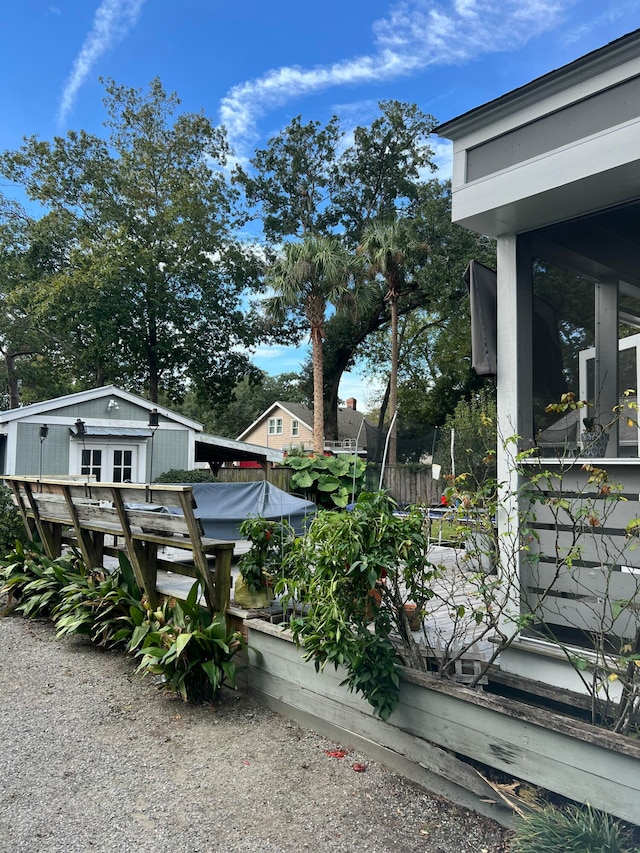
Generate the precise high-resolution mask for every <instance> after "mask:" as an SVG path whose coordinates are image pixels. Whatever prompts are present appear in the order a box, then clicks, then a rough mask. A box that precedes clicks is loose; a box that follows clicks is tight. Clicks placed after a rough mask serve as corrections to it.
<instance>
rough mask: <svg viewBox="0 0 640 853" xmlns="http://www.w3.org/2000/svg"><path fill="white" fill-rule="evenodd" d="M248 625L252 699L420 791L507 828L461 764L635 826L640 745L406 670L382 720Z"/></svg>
mask: <svg viewBox="0 0 640 853" xmlns="http://www.w3.org/2000/svg"><path fill="white" fill-rule="evenodd" d="M248 625H249V629H248V630H249V649H250V661H249V663H250V666H249V673H248V683H249V687H250V689H251V690H252V691H253V692H255V693H256V694H258V695H259V697H260V698H261V699H262V701H264V702H265V703H266V704H267V705H269V706H270V707H272V708H274V709H275V710H278V711H280V712H282V713H285V714H287V715H288V716H291V717H292V718H294V719H296V720H297V721H298V722H300V723H301V724H302V725H306V726H307V727H309V728H313V729H315V730H318V731H322V732H323V733H325V734H327V735H329V736H331V737H333V738H335V739H336V740H339V741H340V742H341V743H343V744H344V745H346V746H352V747H355V748H358V749H359V750H361V751H364V752H365V753H367V754H369V755H370V756H371V757H372V758H374V759H376V760H379V761H381V762H382V763H384V764H386V765H387V766H389V767H391V768H392V769H394V770H396V771H397V772H400V773H402V774H403V775H406V776H408V777H409V778H411V779H413V780H415V781H416V782H418V783H420V784H421V785H423V786H424V787H426V788H429V789H431V790H433V791H435V792H437V793H439V794H442V795H443V796H446V797H448V798H449V799H451V800H453V801H454V802H457V803H459V804H461V805H463V806H465V807H467V808H473V809H475V810H476V811H478V812H480V813H482V814H485V815H487V816H489V817H492V818H494V819H495V820H498V821H499V822H500V823H502V824H504V825H505V826H511V825H512V823H513V813H512V812H511V810H510V809H508V808H507V807H506V806H505V805H504V803H503V802H502V800H501V798H500V795H499V794H498V793H497V792H496V790H495V789H494V788H493V787H491V786H490V785H489V784H488V783H487V782H486V781H484V780H483V778H482V777H481V776H480V775H479V774H478V772H477V771H476V770H474V769H473V767H472V766H471V765H470V764H468V763H466V762H465V761H464V760H462V759H463V758H465V757H466V758H469V759H472V760H474V761H478V762H482V763H483V764H486V765H489V766H490V767H493V768H496V769H497V770H501V771H504V772H505V773H507V774H508V775H509V776H510V777H513V778H515V779H520V780H524V781H526V782H529V783H530V784H532V785H535V786H538V787H541V788H544V789H547V790H550V791H553V792H555V793H557V794H561V795H562V796H565V797H568V798H570V799H574V800H577V801H578V802H589V803H591V805H593V806H594V807H595V808H598V809H602V810H603V811H607V812H609V813H610V814H612V815H615V816H616V817H619V818H622V819H624V820H627V821H630V822H632V823H639V824H640V744H638V743H637V742H635V741H633V740H631V739H630V738H626V737H623V736H622V735H615V734H611V733H610V732H607V731H605V730H602V729H598V728H596V727H594V726H590V725H588V724H586V723H581V722H579V721H577V720H574V719H570V718H567V717H564V716H562V715H560V714H556V713H553V712H550V711H546V710H541V709H540V708H533V707H529V706H528V705H526V704H524V703H521V702H516V701H513V700H510V699H504V698H500V697H495V696H490V695H488V694H485V693H481V692H476V691H473V690H469V689H467V688H464V687H461V686H459V685H455V684H451V683H450V682H447V681H444V680H442V679H438V678H435V677H432V676H427V675H424V674H422V673H417V672H413V671H410V670H404V671H403V683H402V689H401V701H400V705H399V706H398V708H397V709H396V710H395V711H394V713H393V714H392V716H391V718H390V719H389V721H388V722H383V721H382V720H379V719H377V718H376V717H374V716H373V715H372V713H371V708H370V706H369V705H368V703H367V702H365V701H364V700H363V699H361V698H359V697H358V696H356V695H353V694H352V693H349V692H348V691H347V689H346V688H344V687H341V686H340V682H341V681H342V679H343V678H344V673H343V674H341V673H340V672H337V673H336V672H335V670H333V668H329V667H327V669H326V670H325V671H324V672H323V673H316V671H315V668H314V665H313V663H307V662H305V661H304V660H303V657H302V654H301V653H300V652H299V651H298V650H297V649H296V647H295V645H294V644H293V642H292V641H291V639H290V636H289V635H288V634H287V632H285V631H283V630H282V629H280V628H279V627H278V626H275V625H271V624H269V623H266V622H263V621H261V620H251V621H250V622H249V623H248Z"/></svg>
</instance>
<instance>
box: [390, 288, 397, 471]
mask: <svg viewBox="0 0 640 853" xmlns="http://www.w3.org/2000/svg"><path fill="white" fill-rule="evenodd" d="M389 310H390V312H391V375H390V376H389V417H390V418H391V420H393V417H394V415H395V413H396V409H397V406H398V360H399V359H398V349H399V347H398V299H397V297H396V296H395V295H394V294H393V293H392V295H391V299H390V305H389ZM388 462H389V465H395V464H396V462H397V439H396V424H395V423H394V424H393V428H392V430H391V437H390V439H389V458H388Z"/></svg>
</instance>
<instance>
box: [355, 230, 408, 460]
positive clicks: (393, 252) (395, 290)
mask: <svg viewBox="0 0 640 853" xmlns="http://www.w3.org/2000/svg"><path fill="white" fill-rule="evenodd" d="M358 250H359V252H360V254H361V255H362V256H363V257H364V258H365V259H366V261H367V263H368V273H369V275H370V276H371V277H372V278H375V277H376V276H378V275H380V276H382V277H383V278H384V282H385V286H386V289H387V290H386V293H385V295H384V300H385V302H386V303H387V304H388V306H389V316H390V324H389V327H390V352H391V368H390V371H389V419H390V421H391V422H392V424H393V427H392V429H391V436H390V441H389V463H390V464H391V465H395V463H396V461H397V460H396V427H395V423H394V418H395V415H396V409H397V402H398V348H399V342H398V301H399V300H400V297H401V296H402V295H403V291H404V287H405V260H406V252H405V248H404V245H403V239H402V234H401V225H400V223H399V222H398V221H397V220H395V219H394V220H390V219H388V220H384V219H376V220H373V221H372V222H370V223H369V224H368V225H367V226H366V228H365V230H364V232H363V234H362V239H361V241H360V246H359V247H358Z"/></svg>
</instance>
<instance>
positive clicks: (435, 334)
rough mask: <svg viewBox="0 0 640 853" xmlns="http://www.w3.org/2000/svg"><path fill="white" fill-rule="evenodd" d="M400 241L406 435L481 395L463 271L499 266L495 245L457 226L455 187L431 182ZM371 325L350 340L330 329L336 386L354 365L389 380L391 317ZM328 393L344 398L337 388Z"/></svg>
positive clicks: (402, 398)
mask: <svg viewBox="0 0 640 853" xmlns="http://www.w3.org/2000/svg"><path fill="white" fill-rule="evenodd" d="M401 233H402V240H403V242H402V244H401V247H403V248H404V258H405V259H404V268H405V295H404V296H403V298H402V299H401V300H400V301H399V303H398V314H399V332H398V341H399V354H398V404H399V409H400V412H401V416H402V417H401V422H400V424H399V430H403V424H402V421H405V422H412V423H414V424H423V425H436V426H440V425H442V424H443V422H444V420H445V418H446V416H447V414H448V413H450V412H452V411H453V410H454V408H455V406H456V404H457V402H458V400H460V399H461V398H464V397H468V396H469V395H470V394H471V393H473V391H474V390H477V389H478V388H479V387H481V385H482V380H480V379H479V378H478V377H477V376H476V375H475V373H474V372H473V370H472V368H471V334H470V316H469V304H468V298H467V289H466V285H465V283H464V271H465V269H466V267H467V264H468V263H469V261H470V260H471V259H472V258H476V259H478V260H481V261H483V262H484V263H486V264H488V265H494V264H495V245H494V243H493V242H492V241H490V240H487V239H486V238H483V237H479V236H478V235H475V234H472V233H471V232H470V231H468V230H467V229H465V228H461V227H460V226H458V225H454V224H452V222H451V187H450V185H449V183H441V182H439V181H436V180H432V181H428V182H427V183H425V184H424V185H423V186H422V187H421V189H420V193H419V198H418V200H417V201H416V203H415V204H414V205H413V206H412V208H411V210H409V211H408V213H407V216H406V217H405V219H403V220H402V232H401ZM363 319H364V318H363ZM368 319H369V321H370V322H369V323H368V324H366V323H364V322H363V324H362V327H361V329H354V330H353V333H352V334H351V335H349V334H348V330H346V329H344V328H341V329H339V330H334V328H333V326H332V324H328V325H327V340H326V344H325V351H326V359H327V368H328V369H327V374H328V375H332V377H334V379H333V381H334V382H335V376H336V375H338V374H339V373H340V371H341V370H343V369H346V367H349V366H351V365H352V364H353V362H354V360H358V361H359V362H360V363H361V364H362V365H363V366H364V368H365V369H366V371H367V373H370V374H371V375H374V376H377V377H379V378H380V379H382V380H386V378H387V376H388V375H389V355H388V351H389V345H388V333H387V331H386V322H387V315H385V314H384V313H380V314H378V315H377V316H376V317H373V318H368ZM336 332H337V333H336ZM365 341H366V346H365V345H364V342H365ZM345 365H346V367H345ZM327 393H328V394H337V387H335V388H333V387H332V388H331V389H329V390H328V392H327Z"/></svg>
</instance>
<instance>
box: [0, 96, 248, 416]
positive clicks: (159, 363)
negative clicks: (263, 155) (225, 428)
mask: <svg viewBox="0 0 640 853" xmlns="http://www.w3.org/2000/svg"><path fill="white" fill-rule="evenodd" d="M179 103H180V102H179V100H178V98H177V97H176V96H175V95H168V94H167V93H165V91H164V89H163V88H162V85H161V83H160V81H159V80H157V79H156V80H154V81H153V82H152V83H151V85H150V88H149V91H148V93H146V94H142V93H141V92H140V91H138V90H134V89H129V88H125V87H123V86H118V85H116V84H115V83H114V82H113V81H107V83H106V97H105V106H106V110H107V116H108V118H107V122H106V124H107V127H108V128H109V136H108V139H102V138H99V137H96V136H93V135H90V134H87V133H85V132H83V131H80V132H75V131H70V132H69V133H67V135H66V136H65V137H56V138H55V139H54V140H53V142H43V141H40V140H39V139H37V138H36V137H31V138H30V139H27V140H26V141H25V143H24V145H23V146H22V148H21V149H20V150H18V151H15V152H8V153H6V154H5V155H4V156H3V157H2V158H1V160H0V171H1V172H2V173H4V174H5V175H6V176H8V177H9V178H10V179H12V180H13V181H16V182H17V183H19V184H21V185H22V186H23V187H24V188H25V190H26V192H27V194H28V195H29V196H30V198H32V199H35V200H37V201H39V202H40V203H41V204H42V205H43V206H44V207H45V208H46V209H48V210H49V211H50V212H51V214H53V215H54V216H55V217H57V218H58V220H59V219H61V218H63V217H64V218H66V221H67V222H68V223H69V225H70V229H71V234H70V236H69V240H68V243H67V247H66V255H67V263H66V264H65V266H64V268H62V269H58V270H55V271H52V273H51V275H50V277H49V280H48V281H46V282H45V285H46V286H44V287H43V288H41V290H40V293H39V298H38V305H39V310H40V316H41V317H42V319H43V321H44V319H45V318H46V317H49V318H55V320H56V323H57V324H58V328H59V334H60V338H61V339H64V337H65V335H68V337H69V339H70V340H71V341H72V342H73V346H72V347H69V348H67V350H66V352H65V353H64V357H65V358H66V359H67V360H68V363H69V367H70V369H71V370H72V371H73V372H74V374H75V376H76V378H77V379H78V380H79V381H81V382H84V383H95V384H100V383H103V382H108V381H118V382H121V383H123V384H124V385H125V386H129V387H133V388H134V389H136V390H139V391H145V392H146V393H147V394H148V396H149V397H150V399H152V400H154V401H155V400H157V399H158V397H159V394H160V393H161V392H162V393H164V394H165V395H167V396H168V397H169V398H170V399H175V398H179V397H180V396H181V395H182V394H183V393H184V390H185V388H186V387H187V386H188V382H191V383H193V384H195V385H196V386H197V387H200V388H204V389H206V390H207V392H208V393H210V394H211V395H212V397H222V398H224V396H225V395H227V394H228V393H230V391H231V389H232V388H233V386H234V385H235V382H236V380H237V377H238V376H239V375H242V374H244V373H245V372H246V370H247V369H248V357H247V355H246V354H245V352H244V350H245V348H246V347H247V346H250V345H251V343H252V342H253V340H254V330H253V327H252V324H251V319H250V317H249V316H247V313H246V312H243V310H242V308H243V304H242V296H243V292H244V289H245V286H246V283H247V282H248V281H251V280H252V279H253V278H254V277H255V273H256V265H255V263H254V262H253V260H252V259H251V258H250V257H249V256H247V254H246V252H244V251H243V249H242V246H241V245H240V244H239V243H237V242H236V241H234V239H233V227H234V225H235V224H236V209H235V202H236V193H235V192H234V191H233V190H232V188H231V187H230V186H229V184H228V181H227V179H226V178H225V175H224V173H223V171H222V169H221V167H222V165H223V164H224V161H225V157H226V154H227V144H226V139H225V136H224V132H223V131H222V130H220V129H217V128H215V127H214V126H213V124H212V123H211V121H210V120H209V119H208V118H206V117H205V116H204V115H203V114H200V113H197V114H189V113H182V114H177V111H178V107H179ZM46 222H47V220H46V219H45V220H44V223H43V227H44V224H46Z"/></svg>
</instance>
